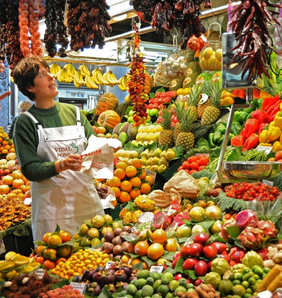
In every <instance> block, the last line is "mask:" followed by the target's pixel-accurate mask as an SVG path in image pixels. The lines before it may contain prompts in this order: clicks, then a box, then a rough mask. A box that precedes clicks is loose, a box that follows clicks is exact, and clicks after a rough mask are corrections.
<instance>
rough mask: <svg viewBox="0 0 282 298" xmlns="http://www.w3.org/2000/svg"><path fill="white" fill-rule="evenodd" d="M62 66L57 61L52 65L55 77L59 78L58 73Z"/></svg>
mask: <svg viewBox="0 0 282 298" xmlns="http://www.w3.org/2000/svg"><path fill="white" fill-rule="evenodd" d="M61 69H62V68H61V66H60V65H58V64H57V63H56V62H55V63H53V64H51V65H50V73H51V74H52V75H53V76H54V78H55V79H56V78H57V73H58V72H59V71H60V70H61Z"/></svg>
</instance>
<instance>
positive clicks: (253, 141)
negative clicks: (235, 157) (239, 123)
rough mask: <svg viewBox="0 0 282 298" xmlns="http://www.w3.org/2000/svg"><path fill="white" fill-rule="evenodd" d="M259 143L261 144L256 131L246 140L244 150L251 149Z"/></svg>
mask: <svg viewBox="0 0 282 298" xmlns="http://www.w3.org/2000/svg"><path fill="white" fill-rule="evenodd" d="M258 144H259V136H258V135H257V134H256V133H253V134H252V135H251V136H249V137H248V138H247V140H246V141H245V144H244V147H243V148H242V151H246V150H251V149H253V148H256V147H257V145H258Z"/></svg>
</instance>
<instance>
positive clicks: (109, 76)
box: [103, 70, 119, 87]
mask: <svg viewBox="0 0 282 298" xmlns="http://www.w3.org/2000/svg"><path fill="white" fill-rule="evenodd" d="M103 79H104V80H105V81H107V82H108V83H107V85H108V86H110V87H113V86H115V85H117V84H118V83H119V82H118V79H117V78H116V76H115V75H114V74H113V72H112V71H111V70H109V71H108V72H105V73H104V74H103Z"/></svg>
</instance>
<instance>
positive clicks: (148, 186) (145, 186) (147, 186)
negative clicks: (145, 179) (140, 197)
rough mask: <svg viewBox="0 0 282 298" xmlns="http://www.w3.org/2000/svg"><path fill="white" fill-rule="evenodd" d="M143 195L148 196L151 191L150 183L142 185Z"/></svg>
mask: <svg viewBox="0 0 282 298" xmlns="http://www.w3.org/2000/svg"><path fill="white" fill-rule="evenodd" d="M140 190H141V193H142V194H145V195H146V194H148V193H150V191H151V186H150V185H149V184H148V183H142V185H141V187H140Z"/></svg>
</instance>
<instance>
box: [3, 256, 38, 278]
mask: <svg viewBox="0 0 282 298" xmlns="http://www.w3.org/2000/svg"><path fill="white" fill-rule="evenodd" d="M39 266H40V263H38V262H35V261H34V259H32V258H28V257H26V256H23V255H21V254H19V253H16V252H14V251H9V252H8V253H6V254H5V260H4V261H2V262H0V280H12V279H14V278H16V277H18V276H19V275H20V273H29V272H32V271H34V270H35V269H36V268H37V267H39Z"/></svg>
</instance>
